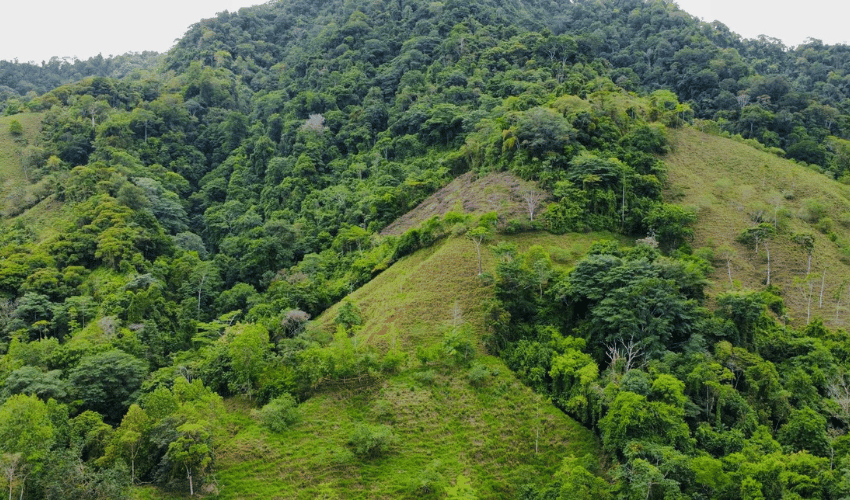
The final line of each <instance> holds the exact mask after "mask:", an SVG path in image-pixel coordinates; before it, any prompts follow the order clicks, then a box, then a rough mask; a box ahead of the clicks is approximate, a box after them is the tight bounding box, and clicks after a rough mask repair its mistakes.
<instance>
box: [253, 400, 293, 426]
mask: <svg viewBox="0 0 850 500" xmlns="http://www.w3.org/2000/svg"><path fill="white" fill-rule="evenodd" d="M252 415H253V416H254V418H256V419H257V420H259V421H260V424H262V425H263V426H264V427H266V428H267V429H269V430H270V431H272V432H283V431H284V430H286V428H287V427H289V426H290V425H291V424H292V423H294V422H295V421H296V420H298V403H297V402H296V401H295V398H293V397H292V396H291V395H289V394H284V395H283V396H280V397H277V398H275V399H272V400H271V401H269V404H267V405H265V406H263V407H262V408H261V409H259V410H254V411H253V412H252Z"/></svg>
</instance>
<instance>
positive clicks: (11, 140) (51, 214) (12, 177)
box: [0, 113, 63, 240]
mask: <svg viewBox="0 0 850 500" xmlns="http://www.w3.org/2000/svg"><path fill="white" fill-rule="evenodd" d="M42 118H43V114H41V113H22V114H18V115H14V116H3V117H0V217H1V218H2V219H5V220H17V221H21V222H23V223H24V224H25V225H26V226H28V227H30V228H31V229H32V230H33V231H35V233H36V234H37V236H38V239H39V240H44V239H47V238H49V237H51V236H53V235H55V234H56V232H57V230H58V226H59V224H57V219H61V218H63V215H62V213H61V208H62V204H61V203H58V202H57V201H56V200H54V199H53V197H52V196H50V197H47V198H46V199H43V200H41V201H40V202H39V201H38V200H39V199H40V196H39V195H38V194H37V193H36V191H37V190H39V187H38V186H36V185H34V184H32V183H31V182H30V179H28V178H27V173H26V171H25V170H24V167H23V162H22V157H23V155H24V150H25V148H26V147H27V146H30V145H33V146H37V145H38V143H39V134H40V133H41V120H42ZM13 120H17V121H18V123H20V124H21V127H22V129H23V133H22V134H21V135H19V136H15V135H13V134H11V133H10V132H9V126H10V124H11V123H12V121H13ZM20 207H30V208H29V209H27V210H25V211H23V212H22V213H21V208H20Z"/></svg>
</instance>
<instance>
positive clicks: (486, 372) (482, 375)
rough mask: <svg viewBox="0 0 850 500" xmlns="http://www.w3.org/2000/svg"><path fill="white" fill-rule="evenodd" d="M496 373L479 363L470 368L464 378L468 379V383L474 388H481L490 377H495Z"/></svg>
mask: <svg viewBox="0 0 850 500" xmlns="http://www.w3.org/2000/svg"><path fill="white" fill-rule="evenodd" d="M496 373H497V372H495V371H494V370H491V369H490V368H488V367H487V366H486V365H483V364H481V363H474V364H473V365H472V368H470V369H469V373H467V374H466V378H467V379H469V383H470V384H472V385H474V386H481V385H484V383H485V382H486V381H487V380H488V379H489V378H490V377H492V376H494V375H496Z"/></svg>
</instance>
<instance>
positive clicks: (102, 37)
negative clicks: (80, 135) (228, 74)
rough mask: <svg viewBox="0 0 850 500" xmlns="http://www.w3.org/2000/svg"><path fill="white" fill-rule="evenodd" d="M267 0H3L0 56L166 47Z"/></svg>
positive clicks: (24, 58) (37, 57) (84, 55)
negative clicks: (204, 23) (222, 15)
mask: <svg viewBox="0 0 850 500" xmlns="http://www.w3.org/2000/svg"><path fill="white" fill-rule="evenodd" d="M265 1H266V0H144V1H142V2H127V1H116V0H73V1H72V0H2V3H3V6H2V8H0V17H2V19H3V27H2V28H0V60H6V61H11V60H14V59H15V58H17V59H18V62H28V61H35V62H36V63H41V61H47V60H49V59H50V58H51V57H52V56H57V57H59V58H62V57H66V56H67V57H77V58H78V59H88V58H89V57H92V56H96V55H97V54H98V53H100V54H103V56H104V57H106V56H109V55H110V54H111V55H119V54H124V53H126V52H143V51H145V50H154V51H156V52H165V51H167V50H168V49H170V48H171V47H172V46H173V45H174V40H175V39H176V38H181V37H182V36H183V35H184V34H185V33H186V31H187V30H188V29H189V26H191V25H192V24H195V23H196V22H198V21H200V20H201V19H206V18H209V17H214V16H215V15H216V13H218V12H223V11H225V10H228V11H230V12H234V11H237V10H239V8H240V7H248V6H251V5H256V4H260V3H265Z"/></svg>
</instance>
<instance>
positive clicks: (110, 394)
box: [68, 349, 147, 423]
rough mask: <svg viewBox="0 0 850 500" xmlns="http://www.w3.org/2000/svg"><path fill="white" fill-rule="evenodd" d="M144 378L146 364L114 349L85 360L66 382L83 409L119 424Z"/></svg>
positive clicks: (81, 361)
mask: <svg viewBox="0 0 850 500" xmlns="http://www.w3.org/2000/svg"><path fill="white" fill-rule="evenodd" d="M146 375H147V366H146V364H145V363H144V362H143V361H141V360H139V359H137V358H135V357H134V356H132V355H130V354H127V353H125V352H122V351H119V350H117V349H114V350H110V351H105V352H102V353H98V354H92V355H89V356H86V357H84V358H82V359H81V360H80V362H79V363H78V364H77V366H76V367H74V369H73V370H71V371H70V373H69V376H68V382H69V384H70V385H71V387H72V389H73V391H74V394H75V395H76V396H77V397H78V398H79V399H81V400H82V402H83V405H84V408H87V409H90V410H94V411H96V412H98V413H100V414H101V415H103V416H104V417H105V419H106V421H107V422H111V423H118V422H120V421H121V417H122V416H123V415H124V413H125V412H126V411H127V408H129V406H130V404H131V403H133V402H135V400H136V398H137V397H138V392H137V391H138V390H139V389H140V388H141V386H142V381H143V380H144V378H145V376H146Z"/></svg>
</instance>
